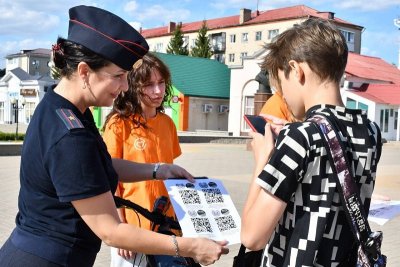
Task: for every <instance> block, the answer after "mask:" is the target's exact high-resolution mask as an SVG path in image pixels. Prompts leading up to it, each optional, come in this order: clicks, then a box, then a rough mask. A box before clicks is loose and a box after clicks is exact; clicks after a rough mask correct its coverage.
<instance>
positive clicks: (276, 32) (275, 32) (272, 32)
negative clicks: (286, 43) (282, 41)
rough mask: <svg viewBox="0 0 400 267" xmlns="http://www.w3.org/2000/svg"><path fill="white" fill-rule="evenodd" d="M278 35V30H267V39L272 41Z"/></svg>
mask: <svg viewBox="0 0 400 267" xmlns="http://www.w3.org/2000/svg"><path fill="white" fill-rule="evenodd" d="M278 34H279V30H278V29H274V30H269V31H268V39H272V38H274V37H275V36H277V35H278Z"/></svg>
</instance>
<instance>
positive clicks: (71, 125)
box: [56, 108, 85, 130]
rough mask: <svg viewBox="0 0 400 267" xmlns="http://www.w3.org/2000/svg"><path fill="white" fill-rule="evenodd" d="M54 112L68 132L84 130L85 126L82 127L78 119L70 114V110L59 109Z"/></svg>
mask: <svg viewBox="0 0 400 267" xmlns="http://www.w3.org/2000/svg"><path fill="white" fill-rule="evenodd" d="M56 112H57V115H58V116H59V117H60V119H61V120H62V122H63V123H64V124H65V126H66V127H67V128H68V130H71V129H77V128H85V126H83V124H82V122H81V121H80V120H79V119H78V117H76V115H75V114H74V113H73V112H72V110H70V109H66V108H59V109H57V110H56Z"/></svg>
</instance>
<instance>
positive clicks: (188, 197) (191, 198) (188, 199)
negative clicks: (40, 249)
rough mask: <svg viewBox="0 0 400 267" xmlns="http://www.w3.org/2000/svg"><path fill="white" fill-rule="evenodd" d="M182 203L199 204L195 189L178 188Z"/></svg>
mask: <svg viewBox="0 0 400 267" xmlns="http://www.w3.org/2000/svg"><path fill="white" fill-rule="evenodd" d="M179 194H180V195H181V198H182V201H183V203H184V204H201V201H200V196H199V194H198V193H197V191H196V190H179Z"/></svg>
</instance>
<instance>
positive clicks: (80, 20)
mask: <svg viewBox="0 0 400 267" xmlns="http://www.w3.org/2000/svg"><path fill="white" fill-rule="evenodd" d="M68 40H70V41H73V42H75V43H78V44H80V45H83V46H85V47H86V48H88V49H90V50H92V51H93V52H95V53H97V54H99V55H100V56H102V57H104V58H105V59H107V60H109V61H111V62H112V63H114V64H116V65H117V66H119V67H121V68H123V69H125V70H128V71H129V70H131V69H132V66H133V64H135V62H136V61H137V60H139V59H141V58H142V57H143V56H144V55H145V54H146V53H147V51H148V50H149V46H148V44H147V42H146V40H145V39H144V38H143V36H142V35H140V33H138V32H137V31H136V30H135V29H134V28H133V27H132V26H131V25H129V24H128V23H127V22H126V21H125V20H123V19H121V18H120V17H118V16H116V15H115V14H113V13H111V12H108V11H106V10H103V9H100V8H97V7H91V6H76V7H73V8H71V9H70V10H69V28H68Z"/></svg>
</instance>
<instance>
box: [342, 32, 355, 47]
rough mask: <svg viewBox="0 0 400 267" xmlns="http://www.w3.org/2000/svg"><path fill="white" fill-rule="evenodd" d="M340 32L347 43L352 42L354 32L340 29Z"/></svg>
mask: <svg viewBox="0 0 400 267" xmlns="http://www.w3.org/2000/svg"><path fill="white" fill-rule="evenodd" d="M340 32H341V33H342V34H343V36H344V39H346V42H347V43H351V44H354V32H349V31H344V30H340Z"/></svg>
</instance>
